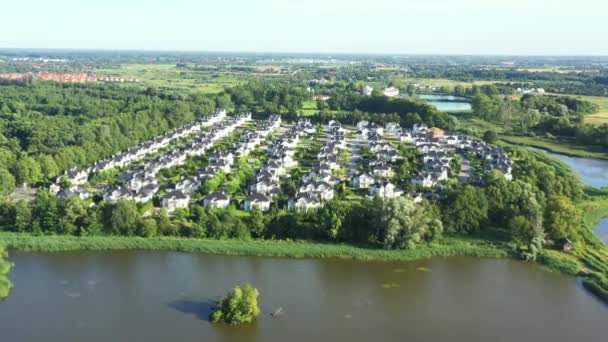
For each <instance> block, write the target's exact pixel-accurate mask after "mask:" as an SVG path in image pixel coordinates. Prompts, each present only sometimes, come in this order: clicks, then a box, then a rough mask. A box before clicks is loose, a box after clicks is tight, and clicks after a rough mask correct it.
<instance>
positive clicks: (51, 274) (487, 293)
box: [0, 251, 608, 342]
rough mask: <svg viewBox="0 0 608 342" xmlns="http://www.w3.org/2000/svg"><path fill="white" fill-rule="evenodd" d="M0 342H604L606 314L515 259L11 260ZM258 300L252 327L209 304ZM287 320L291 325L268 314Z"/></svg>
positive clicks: (23, 256)
mask: <svg viewBox="0 0 608 342" xmlns="http://www.w3.org/2000/svg"><path fill="white" fill-rule="evenodd" d="M10 259H11V260H12V261H14V262H15V264H16V267H15V268H14V269H13V271H12V272H11V274H10V276H11V278H12V279H13V282H14V284H15V287H14V289H13V291H12V293H11V295H10V296H9V297H8V298H7V299H6V300H5V301H4V302H2V303H0V331H2V340H3V341H38V340H40V341H85V340H86V341H349V342H350V341H373V340H377V341H404V340H409V341H448V340H454V341H471V342H475V341H484V342H485V341H490V340H491V341H517V340H522V341H531V340H538V341H573V340H584V341H604V340H605V339H606V336H608V325H607V324H606V322H607V317H608V306H606V305H604V304H602V303H600V302H599V301H598V300H596V299H595V298H594V297H593V296H592V295H590V294H588V293H587V292H586V291H585V290H583V289H582V287H581V286H580V285H579V284H578V283H577V281H576V280H575V278H572V277H567V276H564V275H561V274H556V273H550V272H546V271H544V270H542V269H541V268H539V267H537V266H535V265H533V264H528V263H523V262H519V261H514V260H508V259H474V258H449V259H443V258H434V259H429V260H422V261H418V262H409V263H405V262H357V261H351V260H334V259H325V260H309V259H300V260H296V259H279V258H257V257H234V256H215V255H201V254H184V253H172V252H135V251H125V252H112V253H107V252H106V253H104V252H69V253H54V254H47V253H22V252H13V253H11V256H10ZM243 282H250V283H252V284H253V285H254V286H256V287H257V288H258V289H259V290H260V293H261V295H260V303H261V309H262V315H261V316H260V318H259V319H258V321H257V322H256V323H255V324H253V325H251V326H243V327H227V326H221V325H220V326H216V325H212V324H211V323H209V322H208V321H207V320H206V317H207V315H208V313H209V310H210V307H211V305H210V302H209V301H210V300H213V299H216V298H217V297H218V296H220V295H222V294H224V293H225V292H226V291H227V289H229V288H231V287H232V286H234V285H235V284H239V283H243ZM277 308H282V309H283V312H284V314H283V315H282V316H280V317H276V318H275V317H271V316H270V315H269V313H271V312H274V311H275V310H276V309H277Z"/></svg>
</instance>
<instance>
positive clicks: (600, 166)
mask: <svg viewBox="0 0 608 342" xmlns="http://www.w3.org/2000/svg"><path fill="white" fill-rule="evenodd" d="M547 154H549V155H550V156H553V157H555V158H557V159H559V160H561V161H563V162H564V163H566V164H568V166H570V167H571V168H572V169H573V170H574V171H575V172H576V173H577V174H578V175H579V176H580V177H581V179H582V180H583V182H585V183H586V184H588V185H591V186H593V187H596V188H602V187H605V186H608V160H601V159H591V158H579V157H570V156H566V155H563V154H559V153H552V152H547Z"/></svg>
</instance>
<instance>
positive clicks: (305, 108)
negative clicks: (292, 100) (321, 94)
mask: <svg viewBox="0 0 608 342" xmlns="http://www.w3.org/2000/svg"><path fill="white" fill-rule="evenodd" d="M318 111H319V110H318V109H317V102H316V101H304V103H302V113H303V114H304V115H305V116H310V115H315V114H316V113H317V112H318Z"/></svg>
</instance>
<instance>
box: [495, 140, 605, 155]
mask: <svg viewBox="0 0 608 342" xmlns="http://www.w3.org/2000/svg"><path fill="white" fill-rule="evenodd" d="M500 139H501V140H502V141H504V142H506V143H509V144H513V145H522V146H531V147H536V148H540V149H543V150H547V151H550V152H553V153H560V154H564V155H567V156H572V157H581V158H595V159H608V154H606V153H605V152H603V151H600V150H592V149H590V148H589V147H586V146H581V145H576V144H574V143H573V142H572V141H570V140H567V139H560V138H555V139H546V138H542V137H523V136H511V135H501V136H500Z"/></svg>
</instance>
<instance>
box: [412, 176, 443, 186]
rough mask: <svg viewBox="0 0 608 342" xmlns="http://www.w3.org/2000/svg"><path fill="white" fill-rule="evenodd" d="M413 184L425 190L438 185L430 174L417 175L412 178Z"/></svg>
mask: <svg viewBox="0 0 608 342" xmlns="http://www.w3.org/2000/svg"><path fill="white" fill-rule="evenodd" d="M412 183H413V184H416V185H419V186H422V187H423V188H432V187H434V186H435V185H437V180H435V179H434V178H433V177H432V176H431V175H430V174H424V175H416V176H414V177H413V178H412Z"/></svg>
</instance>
